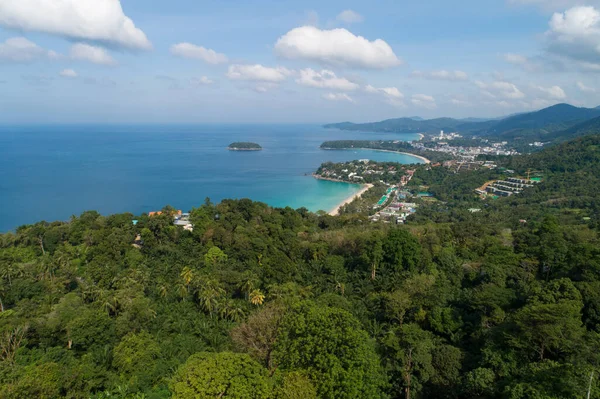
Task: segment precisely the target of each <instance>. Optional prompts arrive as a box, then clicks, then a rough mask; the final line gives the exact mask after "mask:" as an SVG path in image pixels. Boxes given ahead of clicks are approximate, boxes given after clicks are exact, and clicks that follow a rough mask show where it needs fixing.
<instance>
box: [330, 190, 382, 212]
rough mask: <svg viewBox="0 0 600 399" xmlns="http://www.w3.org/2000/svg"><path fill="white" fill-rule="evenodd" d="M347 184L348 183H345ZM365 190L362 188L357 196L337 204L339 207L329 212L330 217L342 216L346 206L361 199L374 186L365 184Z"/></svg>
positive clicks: (354, 195)
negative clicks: (341, 211)
mask: <svg viewBox="0 0 600 399" xmlns="http://www.w3.org/2000/svg"><path fill="white" fill-rule="evenodd" d="M344 183H347V182H344ZM362 186H363V188H361V189H360V190H359V191H358V192H357V193H356V194H353V195H351V196H349V197H348V198H346V199H345V200H343V201H342V202H340V203H339V204H337V206H336V207H335V208H333V209H332V210H331V211H329V212H327V213H328V214H329V215H331V216H337V215H339V214H340V209H341V208H342V207H343V206H344V205H347V204H349V203H351V202H352V201H354V200H355V199H357V198H360V197H361V196H362V195H363V194H364V193H366V192H367V191H369V190H370V189H372V188H373V187H374V186H373V185H372V184H370V183H367V184H363V185H362Z"/></svg>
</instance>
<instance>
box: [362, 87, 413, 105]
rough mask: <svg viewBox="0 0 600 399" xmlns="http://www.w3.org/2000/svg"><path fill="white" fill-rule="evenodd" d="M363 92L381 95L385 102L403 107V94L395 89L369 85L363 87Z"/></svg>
mask: <svg viewBox="0 0 600 399" xmlns="http://www.w3.org/2000/svg"><path fill="white" fill-rule="evenodd" d="M365 91H366V92H367V93H372V94H380V95H382V96H383V97H384V98H385V99H386V101H387V102H388V103H390V104H392V105H395V106H400V107H402V106H404V101H402V99H403V98H404V94H402V92H400V90H398V88H397V87H373V86H371V85H367V86H365Z"/></svg>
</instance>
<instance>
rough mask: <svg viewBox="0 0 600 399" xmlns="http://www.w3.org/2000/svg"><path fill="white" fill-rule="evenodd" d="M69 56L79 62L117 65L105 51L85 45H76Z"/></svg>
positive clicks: (72, 47)
mask: <svg viewBox="0 0 600 399" xmlns="http://www.w3.org/2000/svg"><path fill="white" fill-rule="evenodd" d="M69 55H70V56H71V58H72V59H74V60H78V61H88V62H92V63H94V64H99V65H108V66H114V65H117V61H115V59H114V58H112V57H111V56H110V54H108V52H107V51H106V50H105V49H103V48H102V47H97V46H92V45H89V44H85V43H75V44H74V45H72V46H71V50H70V51H69Z"/></svg>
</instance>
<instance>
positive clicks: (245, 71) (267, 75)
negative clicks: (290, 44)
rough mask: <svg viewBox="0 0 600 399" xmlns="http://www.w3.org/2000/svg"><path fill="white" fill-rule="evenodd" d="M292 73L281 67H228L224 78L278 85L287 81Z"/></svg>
mask: <svg viewBox="0 0 600 399" xmlns="http://www.w3.org/2000/svg"><path fill="white" fill-rule="evenodd" d="M291 74H292V71H290V70H289V69H286V68H283V67H276V68H270V67H265V66H262V65H260V64H255V65H240V64H234V65H230V66H229V70H228V71H227V74H226V76H227V77H228V78H229V79H231V80H248V81H257V82H271V83H280V82H283V81H284V80H286V79H287V77H288V76H290V75H291Z"/></svg>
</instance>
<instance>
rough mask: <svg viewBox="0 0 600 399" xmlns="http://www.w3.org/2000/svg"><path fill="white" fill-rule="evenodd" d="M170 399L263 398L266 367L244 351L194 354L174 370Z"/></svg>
mask: <svg viewBox="0 0 600 399" xmlns="http://www.w3.org/2000/svg"><path fill="white" fill-rule="evenodd" d="M170 387H171V392H172V393H173V399H197V398H206V399H208V398H231V399H266V398H268V396H269V393H270V389H269V383H268V380H267V376H266V370H265V369H264V368H262V367H261V366H260V365H259V364H258V363H257V362H255V361H254V360H252V358H250V356H248V355H246V354H238V353H231V352H222V353H197V354H195V355H192V356H191V357H190V358H189V359H188V360H187V361H186V362H185V363H184V364H183V365H182V366H181V367H180V368H179V369H178V370H177V372H176V373H175V376H174V377H173V379H172V381H171V384H170Z"/></svg>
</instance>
